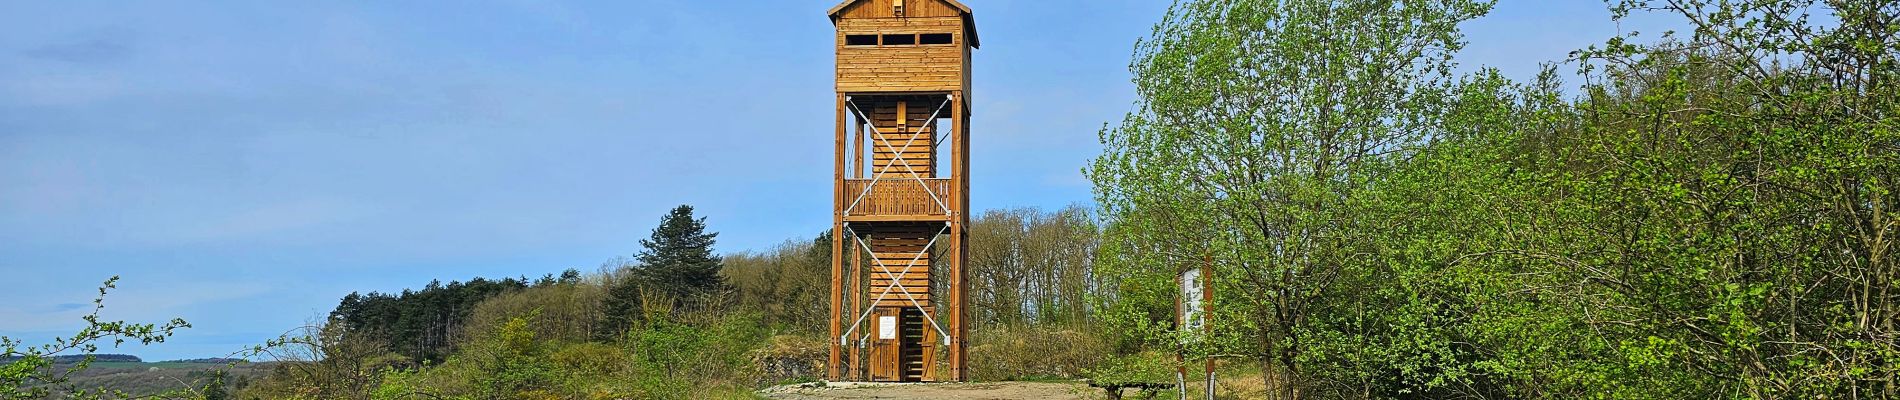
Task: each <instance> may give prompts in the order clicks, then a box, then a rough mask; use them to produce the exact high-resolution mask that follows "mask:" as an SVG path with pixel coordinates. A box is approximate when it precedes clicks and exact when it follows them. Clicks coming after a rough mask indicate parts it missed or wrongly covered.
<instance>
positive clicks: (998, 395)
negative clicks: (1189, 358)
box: [759, 382, 1103, 400]
mask: <svg viewBox="0 0 1900 400" xmlns="http://www.w3.org/2000/svg"><path fill="white" fill-rule="evenodd" d="M759 395H761V396H765V397H766V398H769V399H783V400H829V399H924V400H939V399H941V400H949V399H999V400H1000V399H1078V400H1079V399H1100V398H1102V397H1103V395H1102V391H1101V390H1098V389H1094V388H1090V387H1089V386H1088V385H1084V384H1082V383H1080V382H982V383H886V384H873V383H849V382H840V383H832V384H830V385H825V384H823V383H808V384H800V385H785V386H778V387H773V388H770V389H766V390H762V391H759Z"/></svg>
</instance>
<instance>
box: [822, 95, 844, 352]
mask: <svg viewBox="0 0 1900 400" xmlns="http://www.w3.org/2000/svg"><path fill="white" fill-rule="evenodd" d="M837 104H838V121H837V122H838V126H837V130H838V131H837V135H836V136H837V152H836V154H837V157H836V160H835V162H834V167H835V168H833V170H832V174H831V180H832V186H831V210H832V214H831V336H829V337H827V338H826V340H825V342H827V343H830V344H831V357H830V358H829V359H828V360H829V361H828V362H827V363H826V364H825V379H829V380H838V377H839V376H840V375H839V373H840V372H842V371H840V370H839V368H838V367H839V363H838V355H839V351H840V350H843V348H842V347H843V346H842V345H841V344H840V343H838V337H839V335H840V334H841V333H840V332H839V326H838V325H839V318H838V316H839V311H840V309H841V308H843V306H844V304H843V302H842V301H841V299H840V297H841V295H842V293H840V292H841V289H843V288H844V285H843V283H844V276H843V275H844V271H843V270H844V268H843V266H844V257H843V254H842V252H843V249H844V246H843V245H844V242H843V240H844V139H845V137H844V123H845V118H844V108H845V103H844V95H843V94H840V95H838V103H837Z"/></svg>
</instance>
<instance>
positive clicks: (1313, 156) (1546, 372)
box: [1090, 0, 1900, 399]
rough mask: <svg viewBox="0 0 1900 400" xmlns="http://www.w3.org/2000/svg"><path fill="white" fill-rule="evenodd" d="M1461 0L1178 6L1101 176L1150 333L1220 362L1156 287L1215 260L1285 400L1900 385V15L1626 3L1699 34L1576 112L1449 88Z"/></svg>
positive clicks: (1549, 102)
mask: <svg viewBox="0 0 1900 400" xmlns="http://www.w3.org/2000/svg"><path fill="white" fill-rule="evenodd" d="M1461 4H1462V3H1457V2H1447V3H1433V4H1432V5H1423V4H1418V5H1412V4H1405V5H1396V4H1388V5H1386V6H1379V5H1375V4H1371V3H1358V2H1350V1H1349V2H1297V1H1295V2H1285V3H1278V4H1265V3H1262V2H1250V1H1197V2H1187V3H1183V4H1179V5H1177V6H1176V7H1175V9H1174V10H1173V11H1172V12H1171V13H1170V16H1169V17H1168V19H1166V20H1164V21H1163V23H1162V24H1161V25H1160V26H1159V27H1158V28H1157V31H1156V34H1155V38H1154V39H1153V40H1152V41H1149V42H1144V44H1143V46H1142V47H1141V49H1142V50H1141V53H1139V54H1138V55H1137V62H1136V64H1135V72H1136V73H1137V75H1138V78H1137V84H1138V85H1139V87H1140V88H1141V90H1142V95H1143V103H1142V104H1141V107H1142V108H1141V110H1140V111H1139V112H1137V113H1135V114H1133V115H1131V116H1130V117H1129V118H1128V119H1127V120H1126V121H1124V122H1123V124H1122V125H1121V126H1119V127H1114V128H1111V129H1108V130H1105V131H1104V132H1103V139H1104V142H1105V145H1106V147H1107V150H1108V151H1107V153H1106V154H1104V155H1103V156H1102V158H1101V159H1099V160H1097V162H1096V163H1095V164H1094V165H1093V166H1092V168H1091V170H1090V173H1091V176H1092V177H1094V178H1095V180H1096V182H1097V183H1098V185H1100V188H1099V189H1100V191H1101V192H1100V197H1101V200H1102V203H1103V207H1104V209H1105V211H1106V213H1107V214H1108V216H1109V222H1110V225H1109V226H1110V229H1109V232H1110V233H1109V238H1108V240H1107V241H1105V243H1104V253H1103V255H1102V257H1103V258H1102V261H1101V264H1102V273H1103V274H1105V275H1109V276H1111V278H1110V280H1111V281H1119V282H1117V283H1116V287H1115V289H1114V290H1115V292H1114V293H1109V294H1104V295H1102V296H1101V297H1102V299H1103V310H1104V311H1105V312H1106V315H1104V316H1102V318H1103V321H1104V322H1105V323H1106V324H1107V326H1109V327H1111V328H1112V329H1115V330H1117V331H1120V332H1121V333H1122V335H1123V336H1122V337H1123V338H1124V339H1123V340H1122V343H1130V342H1133V343H1140V344H1142V345H1143V346H1141V347H1148V348H1168V349H1175V350H1184V351H1186V352H1188V353H1189V354H1207V353H1202V352H1201V351H1202V350H1200V349H1197V347H1200V346H1194V345H1191V344H1192V343H1188V342H1184V341H1182V340H1181V339H1183V338H1182V337H1180V335H1178V334H1177V333H1174V332H1171V324H1170V323H1169V322H1168V320H1167V318H1168V317H1169V316H1171V315H1172V313H1171V312H1169V309H1168V308H1167V307H1169V306H1171V304H1172V298H1170V295H1171V294H1172V292H1173V291H1172V290H1171V289H1166V288H1163V287H1165V286H1166V285H1169V284H1171V279H1170V277H1169V276H1168V274H1167V272H1168V270H1172V269H1174V268H1155V267H1156V266H1173V267H1176V268H1179V267H1188V266H1194V265H1196V264H1197V262H1199V261H1202V260H1204V259H1205V258H1204V257H1206V258H1211V259H1212V261H1213V262H1212V265H1213V268H1214V269H1215V270H1216V271H1218V272H1217V273H1216V275H1215V276H1216V284H1217V287H1216V293H1217V294H1218V295H1220V299H1219V300H1218V301H1217V304H1216V308H1217V313H1216V318H1217V320H1221V321H1226V323H1225V324H1224V325H1226V326H1228V327H1237V329H1232V330H1231V331H1226V332H1219V334H1218V335H1217V336H1222V337H1224V338H1217V340H1216V341H1214V342H1213V343H1212V344H1213V346H1211V348H1210V349H1209V350H1211V351H1236V352H1242V353H1245V354H1251V355H1252V356H1254V357H1257V358H1259V359H1261V360H1263V361H1266V362H1267V363H1268V365H1267V367H1270V368H1268V369H1267V371H1266V372H1267V375H1268V376H1267V378H1268V379H1267V381H1268V382H1267V383H1268V386H1269V389H1270V390H1272V392H1273V393H1274V394H1275V395H1276V396H1279V397H1285V398H1298V397H1308V396H1312V397H1327V398H1339V397H1366V398H1371V397H1378V398H1400V397H1404V398H1672V399H1673V398H1753V399H1768V398H1893V397H1896V396H1900V393H1897V392H1896V390H1900V387H1897V386H1896V383H1895V380H1896V376H1900V370H1896V369H1895V367H1894V365H1895V364H1894V363H1893V360H1894V359H1895V357H1894V356H1893V354H1895V353H1896V352H1900V351H1896V350H1895V349H1896V345H1895V341H1894V340H1893V339H1892V338H1894V337H1897V336H1900V335H1896V333H1895V332H1896V330H1895V325H1896V324H1897V323H1900V322H1896V321H1900V296H1896V293H1900V291H1896V290H1893V289H1895V288H1896V283H1895V280H1896V277H1900V262H1897V260H1896V256H1895V254H1894V252H1892V251H1891V250H1889V249H1890V248H1891V243H1892V238H1893V237H1895V236H1896V234H1900V222H1896V221H1900V220H1896V219H1895V218H1894V217H1893V215H1892V213H1891V211H1890V210H1893V209H1894V207H1895V205H1896V204H1900V196H1897V195H1896V194H1895V191H1894V190H1893V189H1892V188H1895V187H1900V182H1897V181H1896V180H1897V179H1896V178H1897V177H1900V133H1897V132H1900V131H1897V130H1896V129H1895V128H1896V127H1897V126H1900V117H1897V116H1900V113H1896V111H1900V100H1896V99H1900V93H1895V86H1894V84H1893V82H1900V80H1896V79H1895V78H1900V68H1896V66H1900V62H1897V61H1896V59H1897V58H1900V39H1896V33H1900V25H1897V24H1894V23H1892V21H1893V20H1892V16H1893V15H1900V7H1896V6H1895V5H1893V4H1883V3H1873V2H1829V3H1826V4H1817V3H1816V2H1813V1H1774V0H1749V1H1739V0H1738V1H1712V2H1701V1H1688V2H1678V1H1668V2H1651V1H1640V0H1631V1H1618V2H1613V4H1612V5H1611V6H1612V11H1613V12H1614V13H1615V14H1616V15H1617V16H1618V17H1619V18H1621V17H1622V16H1626V15H1630V14H1632V13H1637V12H1660V13H1663V14H1668V15H1674V16H1678V17H1682V18H1683V19H1684V20H1686V22H1687V24H1688V25H1690V26H1692V27H1694V28H1695V29H1694V31H1693V32H1692V33H1691V34H1690V35H1689V36H1688V37H1686V38H1677V37H1675V36H1674V35H1665V39H1664V40H1662V41H1659V42H1656V43H1648V44H1646V43H1639V42H1637V41H1635V40H1634V39H1635V36H1634V34H1633V33H1632V34H1631V35H1628V36H1624V37H1617V38H1613V39H1612V40H1610V41H1609V42H1608V43H1606V44H1604V45H1602V46H1599V47H1592V48H1590V49H1586V50H1583V51H1580V52H1578V53H1576V55H1577V58H1576V59H1575V60H1574V61H1576V62H1577V64H1576V65H1578V66H1579V67H1580V69H1581V72H1582V73H1583V74H1584V75H1585V77H1586V83H1585V84H1584V85H1583V88H1582V89H1583V90H1582V96H1581V97H1578V98H1576V99H1574V100H1566V99H1563V98H1562V97H1563V96H1561V95H1560V94H1559V92H1558V89H1557V88H1558V87H1561V86H1562V84H1561V82H1559V81H1557V79H1556V78H1555V75H1556V74H1555V72H1554V69H1549V70H1546V72H1545V73H1544V74H1543V75H1541V76H1540V77H1539V78H1538V79H1537V80H1536V81H1534V82H1530V83H1528V84H1518V83H1513V82H1510V81H1508V80H1506V79H1503V78H1501V77H1499V76H1497V75H1496V73H1495V72H1492V71H1482V72H1480V73H1477V74H1474V75H1471V76H1468V77H1466V78H1464V79H1462V80H1458V81H1455V82H1451V81H1447V80H1445V79H1444V77H1445V76H1446V74H1445V71H1444V69H1443V66H1444V64H1443V63H1444V62H1445V61H1447V60H1448V58H1446V57H1448V55H1447V53H1442V52H1440V51H1441V50H1446V49H1455V48H1456V44H1455V39H1454V38H1455V37H1456V36H1455V30H1451V29H1448V28H1449V27H1450V26H1451V25H1447V24H1452V25H1455V23H1456V21H1459V20H1461V19H1463V18H1464V17H1465V16H1470V15H1474V14H1468V13H1464V12H1461V10H1462V11H1481V10H1482V8H1483V7H1482V6H1483V5H1482V4H1462V5H1463V6H1470V7H1469V8H1467V7H1462V6H1461ZM1388 6H1389V7H1388ZM1434 7H1444V8H1443V9H1439V10H1436V11H1434V9H1433V8H1434ZM1815 9H1824V10H1825V11H1826V13H1827V14H1829V15H1833V16H1835V17H1836V18H1838V19H1839V20H1838V21H1816V20H1811V19H1810V18H1809V15H1811V14H1814V13H1815V12H1816V11H1815ZM1366 18H1371V20H1373V21H1375V22H1372V23H1368V24H1364V25H1366V26H1374V27H1379V28H1376V29H1366V30H1356V29H1353V28H1349V27H1344V26H1342V25H1338V24H1340V23H1341V22H1339V21H1353V23H1355V24H1359V23H1361V22H1362V21H1363V20H1364V19H1366ZM1263 22H1264V23H1263ZM1434 27H1436V28H1434ZM1361 35H1370V36H1361ZM1327 36H1331V37H1327ZM1397 38H1409V39H1405V40H1398V41H1397V42H1396V43H1412V44H1419V43H1426V44H1428V45H1424V46H1409V45H1408V46H1399V47H1396V48H1397V49H1401V50H1402V51H1396V52H1386V51H1380V50H1377V49H1381V48H1391V47H1382V46H1385V45H1389V44H1391V43H1394V42H1392V41H1390V40H1391V39H1397ZM1341 41H1343V42H1344V43H1341ZM1359 45H1368V46H1373V47H1370V48H1360V49H1358V51H1357V52H1356V53H1358V54H1365V55H1366V57H1346V56H1344V55H1345V54H1353V53H1354V52H1353V51H1348V49H1353V46H1359ZM1335 52H1338V53H1335ZM1329 54H1338V56H1329ZM1394 55H1396V56H1399V57H1398V58H1395V59H1396V60H1406V59H1410V60H1413V61H1412V62H1396V63H1395V62H1379V61H1378V60H1380V59H1382V58H1383V57H1387V56H1394ZM1408 56H1409V57H1411V58H1407V57H1408ZM1421 57H1422V58H1421ZM1379 68H1397V69H1398V70H1400V71H1401V73H1399V74H1396V75H1390V76H1392V77H1393V78H1392V79H1389V80H1388V79H1383V78H1380V76H1384V75H1380V74H1373V73H1367V71H1376V70H1378V69H1379ZM1407 68H1418V69H1416V70H1413V71H1414V72H1422V73H1412V72H1403V71H1405V70H1407ZM1378 93H1386V94H1385V95H1377V94H1378ZM1341 133H1345V134H1344V135H1341ZM1368 138H1370V139H1371V140H1370V141H1366V140H1367V139H1368ZM1342 143H1343V144H1344V145H1343V146H1342V145H1341V144H1342ZM1155 269H1161V270H1162V271H1159V272H1157V271H1153V270H1155ZM1249 339H1250V340H1253V341H1254V343H1255V346H1252V348H1247V347H1237V346H1231V344H1233V343H1244V342H1242V340H1249ZM1184 343H1186V344H1184ZM1118 347H1123V346H1118ZM1123 351H1127V349H1123ZM1275 364H1277V365H1275ZM1276 376H1278V377H1280V378H1283V379H1285V380H1284V381H1275V377H1276Z"/></svg>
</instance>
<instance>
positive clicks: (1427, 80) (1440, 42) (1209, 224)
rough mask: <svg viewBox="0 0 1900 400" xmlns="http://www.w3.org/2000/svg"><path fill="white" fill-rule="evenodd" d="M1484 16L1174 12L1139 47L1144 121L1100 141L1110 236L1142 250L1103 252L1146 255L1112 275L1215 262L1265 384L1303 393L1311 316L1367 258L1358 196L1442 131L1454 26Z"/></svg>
mask: <svg viewBox="0 0 1900 400" xmlns="http://www.w3.org/2000/svg"><path fill="white" fill-rule="evenodd" d="M1490 5H1491V3H1490V2H1486V1H1434V2H1393V1H1378V0H1347V1H1325V0H1295V1H1284V2H1283V1H1265V0H1227V1H1222V0H1199V1H1184V2H1177V3H1176V4H1175V5H1174V6H1173V7H1172V8H1171V9H1170V10H1169V12H1168V15H1167V16H1166V17H1164V18H1163V20H1162V22H1161V23H1160V24H1158V25H1157V26H1156V28H1155V31H1154V34H1153V36H1152V37H1151V38H1149V39H1148V40H1144V41H1143V42H1141V43H1140V44H1139V45H1138V50H1137V54H1136V56H1135V58H1136V60H1135V62H1134V65H1133V66H1132V70H1133V72H1134V75H1135V84H1136V88H1137V92H1138V93H1139V94H1140V96H1141V100H1140V102H1139V104H1138V108H1139V109H1138V111H1136V112H1134V113H1132V114H1130V115H1129V116H1128V117H1127V118H1126V119H1125V120H1123V121H1122V123H1121V125H1120V126H1118V127H1113V128H1110V129H1105V130H1103V131H1102V133H1101V139H1102V142H1103V145H1104V154H1103V155H1102V156H1101V157H1100V158H1098V159H1097V160H1096V161H1095V162H1094V163H1093V164H1092V165H1091V166H1090V168H1089V174H1090V176H1091V178H1092V179H1093V180H1094V182H1095V183H1096V186H1097V190H1098V199H1099V201H1100V203H1101V204H1102V208H1103V211H1104V213H1106V214H1107V216H1108V217H1109V218H1110V220H1111V221H1112V223H1113V224H1114V225H1116V226H1114V227H1113V229H1111V230H1110V232H1111V233H1114V234H1117V235H1123V236H1121V237H1117V238H1111V239H1109V240H1110V241H1129V242H1134V243H1133V245H1132V246H1128V245H1124V244H1118V245H1115V246H1109V247H1108V248H1110V249H1127V250H1135V249H1139V250H1141V251H1139V252H1137V253H1136V254H1120V255H1116V256H1111V257H1107V259H1108V260H1112V262H1113V263H1114V264H1116V265H1115V266H1113V267H1110V266H1104V268H1133V269H1138V268H1155V267H1156V266H1169V267H1174V268H1179V267H1186V266H1195V265H1201V264H1202V263H1203V262H1205V260H1209V259H1211V260H1212V262H1211V264H1212V265H1213V266H1214V271H1213V274H1212V276H1213V278H1214V282H1215V284H1216V288H1215V290H1216V291H1217V292H1219V293H1226V294H1228V296H1225V297H1223V299H1222V301H1221V302H1220V303H1222V304H1219V305H1220V306H1221V307H1222V308H1224V309H1225V311H1222V312H1225V313H1230V314H1231V315H1230V318H1233V319H1234V320H1236V321H1245V326H1246V327H1247V328H1249V330H1250V332H1249V333H1247V334H1248V335H1249V336H1251V338H1250V340H1249V341H1250V342H1251V345H1250V346H1248V347H1250V348H1251V351H1249V353H1252V354H1256V355H1257V356H1258V359H1259V361H1260V363H1261V365H1262V367H1263V368H1264V369H1265V370H1266V371H1267V373H1266V374H1265V376H1266V379H1267V381H1268V382H1267V386H1268V387H1269V388H1272V389H1273V390H1274V391H1275V392H1276V395H1277V396H1280V397H1285V398H1301V397H1304V396H1305V393H1306V390H1305V388H1303V387H1302V385H1303V383H1304V382H1305V381H1306V380H1305V379H1304V378H1303V376H1302V370H1301V368H1300V367H1301V365H1302V364H1303V362H1302V361H1303V360H1305V359H1307V358H1309V357H1312V356H1313V354H1309V353H1308V351H1309V349H1310V347H1311V346H1313V342H1314V341H1315V340H1320V339H1323V338H1324V336H1325V334H1324V332H1325V331H1324V327H1321V326H1316V325H1315V321H1314V318H1313V317H1314V316H1315V315H1322V314H1325V313H1327V312H1330V308H1331V307H1337V306H1339V305H1338V304H1334V303H1330V302H1329V301H1330V300H1331V299H1332V298H1333V296H1334V292H1335V291H1336V290H1338V288H1339V285H1340V284H1341V282H1342V280H1343V279H1350V278H1352V277H1351V276H1349V275H1350V274H1351V273H1353V272H1354V271H1352V270H1351V268H1352V267H1353V266H1356V265H1359V264H1360V263H1365V262H1367V261H1368V260H1367V259H1366V257H1365V255H1366V254H1367V251H1368V249H1369V248H1370V246H1371V245H1372V244H1371V243H1369V242H1367V241H1366V240H1364V239H1365V238H1364V237H1363V236H1360V235H1356V234H1355V233H1354V231H1355V230H1356V229H1357V228H1359V227H1361V226H1364V225H1365V224H1369V223H1371V221H1367V220H1365V219H1364V218H1362V217H1363V216H1364V214H1362V213H1361V212H1360V211H1361V210H1362V209H1363V208H1364V207H1365V206H1364V204H1363V202H1364V201H1365V199H1364V193H1363V190H1362V189H1363V188H1366V187H1369V186H1370V182H1373V181H1374V180H1376V179H1377V178H1378V177H1379V176H1380V174H1381V172H1382V171H1384V170H1387V169H1389V168H1391V163H1392V162H1393V160H1396V159H1399V158H1401V157H1403V156H1405V155H1407V154H1409V153H1410V152H1412V151H1414V150H1415V149H1416V148H1417V147H1418V146H1420V145H1421V144H1423V142H1424V140H1426V139H1427V138H1429V137H1430V136H1429V135H1430V133H1431V130H1432V129H1433V128H1435V127H1436V125H1435V122H1436V118H1437V117H1438V116H1439V113H1440V112H1441V111H1440V109H1441V108H1442V107H1443V104H1442V102H1443V101H1444V99H1445V97H1446V96H1447V95H1446V93H1447V92H1448V91H1449V90H1450V86H1451V78H1450V77H1451V68H1452V62H1451V57H1452V54H1453V53H1454V52H1456V51H1457V50H1458V49H1459V48H1460V47H1461V46H1462V45H1463V43H1462V38H1461V35H1460V34H1459V31H1458V25H1459V24H1460V23H1462V22H1465V21H1468V20H1471V19H1473V18H1477V17H1478V16H1481V15H1483V14H1484V13H1486V12H1488V10H1489V9H1490ZM1174 268H1164V269H1168V270H1172V269H1174ZM1233 325H1240V324H1233ZM1229 337H1231V336H1229Z"/></svg>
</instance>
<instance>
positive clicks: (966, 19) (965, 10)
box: [825, 0, 983, 48]
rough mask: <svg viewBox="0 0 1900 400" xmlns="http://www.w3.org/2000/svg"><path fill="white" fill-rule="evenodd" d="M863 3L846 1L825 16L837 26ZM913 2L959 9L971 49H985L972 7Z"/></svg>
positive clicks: (951, 1) (943, 0) (952, 2)
mask: <svg viewBox="0 0 1900 400" xmlns="http://www.w3.org/2000/svg"><path fill="white" fill-rule="evenodd" d="M863 1H866V0H844V1H843V2H840V3H838V5H836V6H832V7H831V10H828V11H826V12H825V15H827V16H829V17H831V23H833V24H836V23H838V15H839V14H841V13H844V11H845V8H847V7H850V6H851V5H852V4H857V3H859V2H863ZM913 1H935V2H941V3H944V4H948V5H950V7H952V8H955V9H957V12H958V13H960V14H963V36H964V37H966V38H969V42H970V47H975V48H981V47H983V46H982V42H981V41H980V40H978V39H977V37H976V14H975V13H972V12H970V6H966V5H963V3H962V2H959V1H957V0H913Z"/></svg>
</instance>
